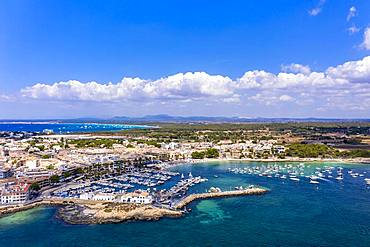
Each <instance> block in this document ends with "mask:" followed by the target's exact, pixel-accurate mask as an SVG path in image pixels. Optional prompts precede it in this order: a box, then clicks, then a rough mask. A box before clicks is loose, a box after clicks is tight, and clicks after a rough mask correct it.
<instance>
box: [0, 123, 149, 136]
mask: <svg viewBox="0 0 370 247" xmlns="http://www.w3.org/2000/svg"><path fill="white" fill-rule="evenodd" d="M140 128H148V126H140V125H125V124H97V123H1V122H0V131H27V132H42V131H44V130H52V131H53V132H54V133H58V134H59V133H80V132H83V133H86V132H101V131H119V130H125V129H140Z"/></svg>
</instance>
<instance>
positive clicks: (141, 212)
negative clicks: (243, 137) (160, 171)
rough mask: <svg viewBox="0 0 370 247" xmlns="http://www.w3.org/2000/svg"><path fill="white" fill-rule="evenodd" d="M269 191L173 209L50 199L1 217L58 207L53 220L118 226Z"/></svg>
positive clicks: (181, 204)
mask: <svg viewBox="0 0 370 247" xmlns="http://www.w3.org/2000/svg"><path fill="white" fill-rule="evenodd" d="M268 191H269V190H267V189H263V188H250V189H245V190H232V191H222V192H221V191H220V192H208V193H201V194H190V195H188V196H186V197H184V198H182V199H181V200H180V201H179V202H178V203H177V204H176V206H174V207H173V208H166V207H157V206H154V205H142V204H127V203H115V202H104V201H92V200H82V199H59V198H53V199H44V200H41V201H36V202H33V203H30V204H27V205H22V206H8V207H2V208H0V217H4V216H7V215H10V214H13V213H17V212H21V211H26V210H29V209H32V208H36V207H42V206H47V207H49V206H61V207H60V208H59V209H58V211H57V214H56V217H57V218H58V219H61V220H63V221H64V222H66V223H68V224H73V225H75V224H106V223H120V222H128V221H156V220H159V219H161V218H164V217H166V218H179V217H182V216H183V215H184V214H185V212H186V211H183V210H182V209H183V208H184V207H185V206H186V205H188V204H190V203H192V202H193V201H195V200H201V199H202V200H204V199H214V198H224V197H237V196H249V195H262V194H265V193H267V192H268Z"/></svg>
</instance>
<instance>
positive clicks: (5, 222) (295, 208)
mask: <svg viewBox="0 0 370 247" xmlns="http://www.w3.org/2000/svg"><path fill="white" fill-rule="evenodd" d="M249 164H250V163H249ZM254 164H256V163H254ZM245 165H248V164H247V163H235V162H229V163H212V164H200V165H196V166H189V165H186V166H181V167H177V168H176V170H179V171H180V172H184V173H187V172H189V171H191V172H192V174H193V175H202V176H203V177H207V178H208V179H209V181H208V182H206V183H204V184H200V185H197V186H195V187H193V189H192V190H193V191H198V192H203V191H204V190H205V189H206V188H209V187H210V186H219V187H222V188H224V189H227V188H230V187H232V188H233V187H234V186H236V185H248V184H258V185H261V186H264V187H267V188H270V189H271V192H270V193H268V194H266V195H264V196H250V197H239V198H227V199H215V200H204V201H198V202H194V203H192V204H191V205H190V208H191V209H192V211H191V213H189V214H187V215H186V216H185V217H183V218H180V219H162V220H160V221H157V222H132V223H124V224H110V225H91V226H85V225H79V226H71V225H67V224H65V223H63V222H60V221H59V220H57V219H55V218H54V213H55V209H54V208H43V209H41V208H39V209H33V210H30V211H27V212H22V213H18V214H15V215H12V216H9V217H5V218H2V219H0V239H2V240H5V242H4V241H2V244H0V245H4V246H5V245H6V246H175V245H176V246H226V245H233V246H370V189H369V188H367V187H366V185H365V183H364V181H363V177H362V178H349V177H347V176H345V179H344V181H343V182H336V181H332V182H322V183H320V184H319V185H318V186H316V185H312V184H309V183H308V180H307V181H306V180H304V179H303V180H301V181H300V182H299V183H296V182H293V181H289V180H285V181H282V180H280V179H278V178H266V177H258V176H254V175H242V174H232V173H228V172H227V168H228V167H243V166H245ZM315 166H322V165H321V164H315V165H314V164H311V167H312V168H314V167H315ZM343 167H344V169H345V170H346V169H348V168H351V167H352V168H353V170H355V171H358V172H363V171H366V172H368V174H367V176H369V175H370V165H361V166H359V165H345V166H343ZM214 175H216V176H217V177H216V176H214ZM5 243H6V244H5Z"/></svg>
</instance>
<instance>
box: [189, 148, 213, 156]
mask: <svg viewBox="0 0 370 247" xmlns="http://www.w3.org/2000/svg"><path fill="white" fill-rule="evenodd" d="M219 156H220V154H219V152H218V150H217V149H215V148H209V149H207V150H206V151H205V152H198V151H195V152H192V153H191V157H192V158H193V159H204V158H209V159H211V158H218V157H219Z"/></svg>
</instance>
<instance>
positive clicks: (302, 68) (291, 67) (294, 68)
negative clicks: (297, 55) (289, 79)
mask: <svg viewBox="0 0 370 247" xmlns="http://www.w3.org/2000/svg"><path fill="white" fill-rule="evenodd" d="M281 70H282V71H283V72H293V73H302V74H309V73H310V72H311V68H310V67H309V66H307V65H302V64H298V63H292V64H288V65H285V64H283V65H281Z"/></svg>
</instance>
